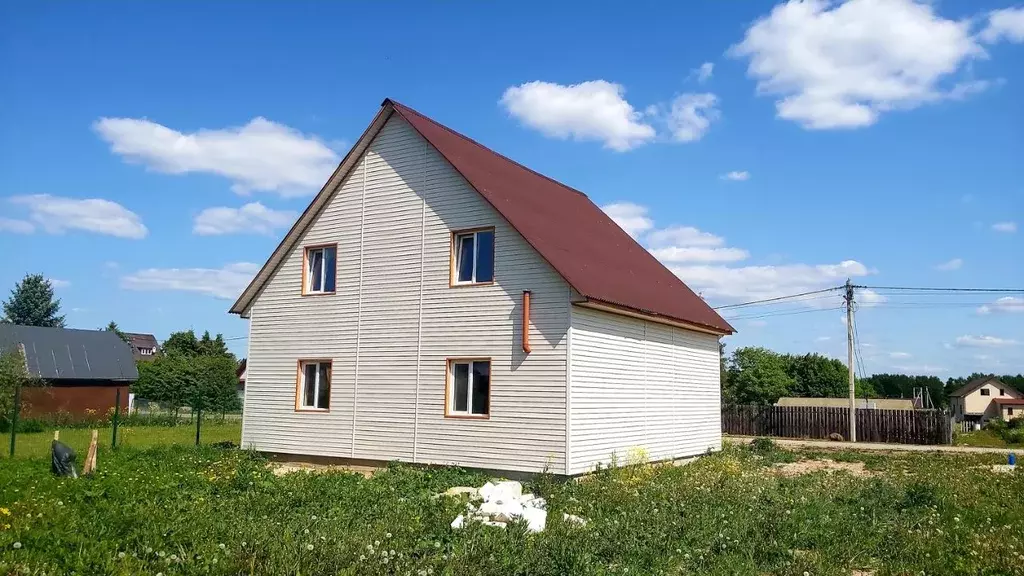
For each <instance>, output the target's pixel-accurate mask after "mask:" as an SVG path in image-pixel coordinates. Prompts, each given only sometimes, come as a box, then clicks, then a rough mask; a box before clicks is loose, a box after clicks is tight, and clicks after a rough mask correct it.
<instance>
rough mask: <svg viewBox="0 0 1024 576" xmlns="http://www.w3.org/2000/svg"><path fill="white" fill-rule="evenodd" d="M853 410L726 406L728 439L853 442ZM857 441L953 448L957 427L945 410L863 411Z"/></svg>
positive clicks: (859, 415) (859, 411) (724, 430)
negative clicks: (833, 436)
mask: <svg viewBox="0 0 1024 576" xmlns="http://www.w3.org/2000/svg"><path fill="white" fill-rule="evenodd" d="M849 429H850V411H849V408H831V407H818V406H745V405H728V404H723V405H722V433H723V434H735V435H741V436H777V437H780V438H814V439H827V438H828V437H829V435H831V434H833V433H835V434H839V435H841V436H842V437H843V439H844V440H846V439H849V437H850V434H849V432H850V430H849ZM857 441H859V442H886V443H894V444H952V443H953V426H952V422H951V419H950V417H949V415H948V414H946V413H945V412H943V411H940V410H877V409H873V408H858V409H857Z"/></svg>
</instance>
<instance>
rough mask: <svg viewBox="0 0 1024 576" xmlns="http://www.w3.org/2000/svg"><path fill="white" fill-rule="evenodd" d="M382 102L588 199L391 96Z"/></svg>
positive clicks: (564, 184)
mask: <svg viewBox="0 0 1024 576" xmlns="http://www.w3.org/2000/svg"><path fill="white" fill-rule="evenodd" d="M384 103H385V104H387V103H390V104H391V105H392V106H394V107H395V109H396V110H398V111H399V113H401V112H402V110H399V108H401V109H403V110H405V111H407V112H411V113H413V114H415V115H417V116H419V117H420V118H422V119H424V120H426V121H427V122H430V123H431V124H433V125H435V126H437V127H438V128H441V129H442V130H445V131H447V132H450V133H451V134H452V135H454V136H458V137H459V138H462V139H463V140H465V141H467V142H469V143H470V144H473V145H474V146H477V147H479V148H483V149H484V150H486V151H487V152H490V153H491V154H494V155H495V156H498V157H500V158H501V159H502V160H506V161H508V162H511V163H512V164H515V165H516V166H518V167H520V168H522V169H523V170H526V171H527V172H530V173H531V174H534V175H536V176H540V177H541V178H543V179H545V180H547V181H549V182H553V183H555V184H558V185H559V186H561V187H563V188H565V189H567V190H569V191H572V192H575V193H577V194H579V195H580V196H583V197H584V198H588V199H589V198H590V197H589V196H587V195H586V194H585V193H583V192H581V191H579V190H577V189H575V188H573V187H572V186H569V185H568V184H566V183H564V182H560V181H558V180H555V179H554V178H552V177H550V176H547V175H545V174H542V173H540V172H537V171H536V170H534V169H533V168H530V167H529V166H526V165H524V164H522V163H521V162H517V161H515V160H513V159H512V158H509V157H508V156H505V155H504V154H502V153H501V152H498V151H497V150H494V149H492V148H488V147H487V146H484V145H483V144H481V143H479V142H477V141H476V140H474V139H472V138H470V137H469V136H466V135H465V134H463V133H461V132H458V131H456V130H455V129H453V128H449V127H448V126H446V125H444V124H441V123H440V122H438V121H436V120H434V119H432V118H431V117H429V116H427V115H425V114H423V113H422V112H419V111H418V110H415V109H413V108H410V107H408V106H406V105H405V104H402V103H401V102H397V101H395V100H392V99H391V98H385V99H384Z"/></svg>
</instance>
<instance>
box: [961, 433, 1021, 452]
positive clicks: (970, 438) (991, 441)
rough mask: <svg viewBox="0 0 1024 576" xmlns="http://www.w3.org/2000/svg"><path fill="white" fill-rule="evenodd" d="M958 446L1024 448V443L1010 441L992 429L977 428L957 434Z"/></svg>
mask: <svg viewBox="0 0 1024 576" xmlns="http://www.w3.org/2000/svg"><path fill="white" fill-rule="evenodd" d="M955 444H956V445H957V446H980V447H985V448H1020V449H1022V450H1024V444H1021V443H1019V442H1018V443H1009V442H1007V441H1006V440H1004V439H1003V438H1001V437H999V436H998V435H997V434H995V433H993V432H992V431H991V430H976V431H974V432H966V433H964V434H957V435H956V438H955Z"/></svg>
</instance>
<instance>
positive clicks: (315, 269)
mask: <svg viewBox="0 0 1024 576" xmlns="http://www.w3.org/2000/svg"><path fill="white" fill-rule="evenodd" d="M337 254H338V247H337V246H336V245H333V244H332V245H330V246H311V247H307V248H306V251H305V254H304V256H303V258H302V260H303V268H304V274H305V276H304V277H303V279H302V293H303V294H333V293H334V284H335V277H336V276H337V271H338V264H337Z"/></svg>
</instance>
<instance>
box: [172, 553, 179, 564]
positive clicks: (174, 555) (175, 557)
mask: <svg viewBox="0 0 1024 576" xmlns="http://www.w3.org/2000/svg"><path fill="white" fill-rule="evenodd" d="M177 561H178V555H177V554H171V562H177Z"/></svg>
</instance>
